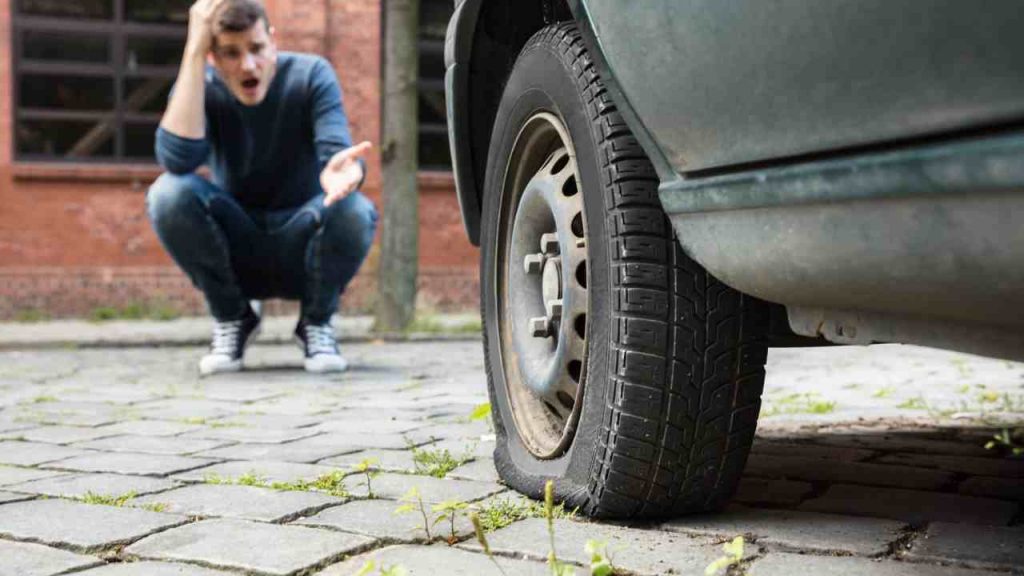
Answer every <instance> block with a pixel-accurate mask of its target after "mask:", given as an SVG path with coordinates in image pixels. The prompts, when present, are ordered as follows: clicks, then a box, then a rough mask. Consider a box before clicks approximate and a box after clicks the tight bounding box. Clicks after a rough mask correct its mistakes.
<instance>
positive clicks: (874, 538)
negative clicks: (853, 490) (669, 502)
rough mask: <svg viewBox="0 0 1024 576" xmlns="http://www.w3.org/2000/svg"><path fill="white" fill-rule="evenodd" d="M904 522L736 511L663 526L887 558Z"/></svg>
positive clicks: (777, 545) (784, 546) (772, 544)
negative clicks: (883, 555) (749, 536)
mask: <svg viewBox="0 0 1024 576" xmlns="http://www.w3.org/2000/svg"><path fill="white" fill-rule="evenodd" d="M904 526H905V524H903V523H902V522H896V521H893V520H882V519H878V518H857V517H850V516H837V515H834V514H816V513H813V512H798V511H794V510H764V509H753V508H739V507H734V508H730V509H729V510H727V511H725V512H722V513H719V514H713V515H706V516H687V517H684V518H679V519H677V520H673V521H671V522H668V523H666V524H664V525H663V527H664V528H665V529H666V530H671V531H674V532H682V533H685V534H695V535H707V534H711V535H715V536H721V537H727V538H732V537H733V536H736V535H737V534H752V535H754V536H755V537H756V539H757V543H758V544H767V545H768V546H770V547H773V548H782V549H791V550H792V549H796V550H814V551H817V552H840V553H846V554H855V555H859V556H870V555H875V554H879V555H880V554H883V553H885V552H886V551H887V550H888V547H889V543H890V542H892V541H894V540H896V538H897V537H898V536H899V532H900V530H901V529H902V528H903V527H904Z"/></svg>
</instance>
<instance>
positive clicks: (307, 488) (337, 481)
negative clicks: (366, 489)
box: [270, 470, 352, 498]
mask: <svg viewBox="0 0 1024 576" xmlns="http://www.w3.org/2000/svg"><path fill="white" fill-rule="evenodd" d="M344 479H345V473H344V472H342V471H341V470H334V471H331V472H327V473H326V474H321V475H319V476H317V477H316V478H315V479H314V480H313V481H312V482H310V481H309V480H296V481H294V482H273V483H271V484H270V488H272V489H274V490H281V491H290V492H312V491H316V492H323V493H325V494H329V495H331V496H334V497H336V498H350V497H351V496H352V494H350V493H349V491H348V490H347V489H346V488H345V481H344Z"/></svg>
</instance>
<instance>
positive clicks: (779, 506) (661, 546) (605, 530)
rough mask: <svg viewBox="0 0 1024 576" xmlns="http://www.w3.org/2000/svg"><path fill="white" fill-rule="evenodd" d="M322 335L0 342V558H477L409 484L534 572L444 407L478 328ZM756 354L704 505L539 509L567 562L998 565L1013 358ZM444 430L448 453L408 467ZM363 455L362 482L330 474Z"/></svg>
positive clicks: (1006, 529)
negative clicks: (383, 338) (743, 435)
mask: <svg viewBox="0 0 1024 576" xmlns="http://www.w3.org/2000/svg"><path fill="white" fill-rule="evenodd" d="M346 351H347V355H348V356H349V358H350V360H351V362H352V364H353V369H352V370H351V371H350V372H348V373H346V374H344V375H341V376H335V377H312V376H309V375H306V374H304V373H302V372H301V370H300V359H299V356H298V353H297V351H296V350H295V349H294V348H291V347H284V346H258V347H256V348H255V349H253V350H252V351H251V352H250V357H249V365H250V368H249V370H247V371H246V372H244V373H241V374H236V375H228V376H220V377H215V378H209V379H204V380H199V379H197V378H196V376H195V361H196V358H197V357H198V355H199V354H200V353H201V350H200V349H197V348H163V349H159V348H134V349H90V350H74V349H67V350H35V351H33V350H21V351H7V352H0V575H3V576H7V575H12V576H43V575H51V574H65V573H80V574H85V575H89V576H94V575H95V576H112V575H117V576H127V575H139V576H150V575H154V576H163V575H171V574H174V575H207V576H213V575H217V574H240V573H241V574H261V575H264V574H273V575H293V574H295V575H299V574H301V575H304V574H323V575H345V576H348V575H351V574H354V573H355V572H357V571H358V570H359V569H360V567H362V566H363V565H364V564H365V562H366V561H367V560H368V559H374V560H375V561H376V562H377V563H378V565H381V564H383V565H388V566H392V565H397V564H400V565H402V566H404V567H405V568H406V569H408V570H409V573H410V574H430V575H435V574H452V575H474V576H475V575H487V574H498V573H499V572H498V570H497V568H495V567H494V565H493V564H492V563H491V562H490V561H489V560H488V559H487V557H486V556H485V555H483V554H482V553H481V549H480V547H479V546H478V545H477V544H476V541H475V539H474V538H472V537H471V534H472V528H471V527H470V526H469V524H468V522H467V521H466V520H465V518H463V517H459V518H458V519H457V521H456V522H454V524H450V523H449V522H447V521H442V522H440V523H438V524H437V525H435V526H434V527H433V528H432V532H433V535H434V536H435V537H436V539H435V541H434V542H433V543H428V542H427V541H426V534H425V533H424V530H423V529H422V528H417V526H422V521H421V519H420V518H419V516H417V515H416V514H404V515H400V514H395V513H394V510H395V509H396V508H397V507H398V505H399V502H398V500H399V499H401V498H402V496H403V494H405V493H406V492H407V491H408V490H409V489H410V488H413V487H417V488H418V489H419V493H420V494H421V497H422V499H423V500H424V502H426V503H427V504H426V505H427V506H428V507H429V506H430V505H431V504H433V503H438V502H442V501H459V502H472V503H474V504H473V506H474V507H475V508H478V509H481V510H484V511H485V512H486V514H484V516H485V518H489V519H491V520H493V521H501V520H504V521H511V520H514V519H517V518H518V519H517V520H516V521H514V522H512V523H511V524H509V525H507V526H505V527H502V528H500V529H497V530H496V531H494V532H492V533H490V536H489V540H490V546H491V548H492V549H493V551H494V553H495V554H496V555H497V556H498V560H497V561H498V563H499V564H500V565H501V567H502V568H503V570H504V572H505V574H508V575H518V574H548V573H549V571H548V569H547V567H546V566H545V564H544V559H545V558H546V556H547V553H548V534H547V527H546V525H545V522H544V520H542V519H540V518H537V517H536V514H535V511H536V508H535V507H534V508H532V509H531V508H530V507H529V506H527V505H526V504H525V503H524V502H523V501H522V500H521V499H520V498H519V497H518V496H516V495H515V494H514V493H512V492H510V491H508V490H507V489H506V488H505V487H504V486H503V485H502V484H501V483H500V482H499V480H498V478H497V475H496V474H495V471H494V468H493V464H492V462H491V460H490V452H491V449H492V447H493V436H491V432H490V429H489V426H488V424H487V423H486V422H480V421H470V420H469V418H468V415H469V414H470V413H471V412H472V411H473V409H474V407H475V406H477V405H479V404H480V403H481V402H484V401H485V400H486V391H485V381H484V375H483V362H482V357H481V351H480V344H479V342H478V341H462V342H457V341H456V342H453V341H448V342H434V343H430V342H417V343H401V344H394V343H391V344H383V343H362V344H352V345H348V346H347V347H346ZM768 373H769V376H768V383H767V386H766V391H765V404H764V410H763V414H762V416H763V417H762V425H761V428H760V430H759V435H758V438H757V441H756V444H755V446H754V450H753V454H752V455H751V458H750V461H749V464H748V467H747V471H746V475H745V477H744V479H743V481H742V485H741V487H740V490H739V494H738V495H737V498H736V502H735V504H734V505H733V506H732V507H731V508H730V509H728V510H727V511H726V512H725V513H723V514H719V515H714V516H705V517H688V518H679V519H675V520H672V521H669V522H662V523H657V524H618V523H590V522H584V521H581V520H579V519H560V520H558V521H556V523H555V533H556V548H557V552H558V555H559V557H560V558H561V559H562V560H564V561H567V562H571V563H574V564H576V565H577V566H579V569H578V573H579V574H583V573H588V572H586V571H585V570H584V568H583V566H584V565H586V564H587V562H588V561H589V557H588V556H587V554H586V552H585V551H584V548H585V544H586V542H587V541H588V540H591V539H599V540H604V541H606V542H607V543H608V544H607V545H608V551H609V552H610V555H611V557H612V560H613V563H614V565H615V566H616V567H617V569H618V570H619V571H620V572H621V573H623V574H643V575H648V574H649V575H655V574H659V575H660V574H683V575H694V576H698V575H701V574H704V568H705V567H706V566H707V565H708V564H709V563H710V562H712V561H713V560H715V559H716V558H718V557H721V556H722V554H723V553H722V550H721V546H720V545H721V544H722V543H723V542H726V541H728V540H731V539H732V538H733V537H735V536H737V535H743V536H745V539H746V547H745V554H746V556H745V558H744V560H743V568H744V569H745V570H746V572H747V573H749V574H753V575H756V576H772V575H776V574H778V575H790V574H794V573H805V574H858V575H859V574H867V575H880V576H890V575H891V576H899V575H924V574H936V575H947V576H954V575H958V576H970V575H975V576H983V575H986V574H987V575H994V574H999V573H1016V574H1024V459H1022V458H1014V457H1012V456H1011V455H1010V454H1009V453H1008V452H1006V451H1000V450H987V449H986V448H985V447H984V445H985V443H986V441H987V440H989V439H990V437H991V435H992V434H993V432H994V430H998V429H1000V428H1001V426H1002V425H1003V424H1004V423H1006V424H1011V425H1012V424H1016V425H1018V426H1019V425H1020V423H1021V422H1022V421H1024V365H1022V364H1015V363H1009V362H1003V361H997V360H987V359H980V358H976V357H970V356H965V355H960V354H950V353H944V352H937V351H932V350H927V349H921V348H913V347H905V346H879V347H874V348H817V349H788V350H773V351H772V352H771V354H770V356H769V367H768ZM411 446H417V448H415V450H414V449H412V448H411ZM444 450H448V454H449V455H451V456H453V457H454V458H456V459H458V460H463V459H466V460H467V461H466V462H465V463H462V464H461V465H459V466H458V467H456V468H454V469H453V470H451V471H450V472H449V473H448V474H447V476H446V477H445V478H443V479H438V478H434V477H431V476H428V475H423V474H416V472H417V462H416V461H417V459H418V460H419V461H420V465H421V466H422V464H423V463H424V461H425V460H426V459H429V458H430V457H435V458H434V459H435V460H441V461H442V462H441V463H442V464H443V463H445V462H444V460H445V458H443V456H444V455H445V453H444ZM438 457H440V458H438ZM366 458H375V459H376V462H377V464H376V467H377V468H379V469H380V473H379V475H376V476H374V477H372V478H371V481H370V486H369V487H368V486H367V482H366V478H365V475H362V474H359V473H357V472H355V471H354V466H355V465H357V464H358V463H359V462H361V461H364V460H365V459H366ZM419 471H420V472H422V471H423V470H422V469H420V470H419ZM342 476H344V478H342ZM371 493H372V498H371V497H370V496H371ZM531 510H532V511H533V512H534V513H531ZM428 514H431V515H433V514H435V513H434V512H432V511H430V509H429V508H428ZM531 516H533V517H531ZM418 520H420V521H419V523H418ZM452 534H454V538H452V543H453V544H454V545H452V546H450V545H449V543H448V542H446V541H445V540H446V539H449V538H451V536H452ZM375 573H376V572H375ZM736 573H739V572H738V571H736V570H735V569H734V572H733V574H736Z"/></svg>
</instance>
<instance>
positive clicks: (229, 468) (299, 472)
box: [173, 460, 337, 482]
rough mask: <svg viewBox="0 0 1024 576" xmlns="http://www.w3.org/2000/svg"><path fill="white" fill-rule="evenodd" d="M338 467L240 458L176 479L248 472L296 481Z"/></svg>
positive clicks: (270, 479)
mask: <svg viewBox="0 0 1024 576" xmlns="http://www.w3.org/2000/svg"><path fill="white" fill-rule="evenodd" d="M335 470H337V468H333V467H331V466H317V465H314V464H293V463H291V462H274V461H270V460H240V461H237V462H224V463H223V464H214V465H213V466H209V467H207V468H200V469H198V470H191V471H189V472H184V473H182V474H176V475H175V476H174V477H173V478H174V479H175V480H185V481H190V482H203V481H205V480H206V479H207V478H209V477H211V476H216V477H220V478H228V479H230V478H238V477H239V476H244V475H246V474H255V475H256V476H259V477H261V478H263V479H265V480H266V481H267V482H294V481H296V480H315V479H316V478H318V477H319V476H322V475H324V474H329V473H331V472H334V471H335Z"/></svg>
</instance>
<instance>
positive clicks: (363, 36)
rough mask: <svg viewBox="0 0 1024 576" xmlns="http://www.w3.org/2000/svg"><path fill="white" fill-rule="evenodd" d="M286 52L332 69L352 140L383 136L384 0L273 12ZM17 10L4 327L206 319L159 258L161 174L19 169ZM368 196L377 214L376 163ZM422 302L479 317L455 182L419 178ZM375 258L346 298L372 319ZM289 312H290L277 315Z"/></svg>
mask: <svg viewBox="0 0 1024 576" xmlns="http://www.w3.org/2000/svg"><path fill="white" fill-rule="evenodd" d="M267 8H268V12H269V15H270V18H271V20H272V21H273V24H274V25H275V28H276V34H277V39H278V42H279V45H280V46H281V48H282V49H285V50H301V51H312V52H317V53H320V54H324V55H325V56H326V57H328V59H330V60H331V62H332V63H333V64H334V66H335V68H336V70H337V73H338V77H339V79H340V80H341V83H342V88H343V90H344V94H345V105H346V109H347V111H348V113H349V116H350V118H351V123H352V132H353V137H354V138H355V139H357V140H361V139H367V140H373V141H376V140H377V135H378V134H379V131H380V120H379V119H380V97H379V94H380V84H379V78H380V53H381V50H380V0H323V1H315V2H314V1H310V0H268V1H267ZM11 9H12V2H11V0H0V87H2V88H3V89H2V90H0V319H9V318H15V317H19V316H29V315H33V314H36V313H43V314H46V315H48V316H50V317H64V316H82V315H88V314H89V313H90V312H91V311H93V310H95V309H97V308H100V307H108V306H114V307H118V306H124V305H126V304H128V303H132V304H160V305H161V306H166V305H170V306H172V307H174V308H176V309H178V310H179V311H181V312H184V313H201V312H202V310H203V304H202V301H201V298H200V297H199V294H198V293H197V292H196V291H195V290H194V289H193V288H192V287H191V285H190V284H189V282H188V280H187V279H186V278H185V277H184V276H183V275H182V274H181V273H180V272H179V271H178V270H177V269H176V268H175V267H174V265H173V263H172V262H171V261H170V259H169V258H168V257H167V256H166V255H165V254H164V253H163V250H162V249H161V247H160V245H159V242H158V241H157V239H156V237H155V236H154V234H153V233H152V231H151V230H150V228H149V224H148V222H147V221H146V218H145V213H144V207H143V198H144V194H145V190H146V188H147V187H148V185H149V183H150V182H152V180H153V179H154V178H155V177H156V176H157V175H158V173H159V172H158V171H157V170H156V169H155V167H154V166H86V165H63V164H62V165H54V164H49V165H45V164H44V165H39V164H25V163H14V162H12V158H13V151H12V149H13V142H12V136H11V134H12V116H13V111H12V107H13V102H11V90H10V87H11V82H12V78H11V70H10V63H11V48H12V46H11V37H12V36H11V34H10V16H11ZM368 163H369V168H370V173H369V175H368V179H367V184H366V188H365V192H366V194H367V195H368V196H369V197H370V198H371V199H374V200H375V201H377V202H378V205H379V204H380V202H379V200H380V198H381V193H382V192H381V189H380V173H379V167H380V162H379V157H377V156H376V155H375V154H371V156H370V158H369V162H368ZM420 180H421V196H420V203H421V204H420V214H421V216H420V218H421V224H420V225H421V227H420V230H421V233H420V254H421V258H420V270H421V278H420V291H421V293H420V302H421V304H422V305H423V306H424V307H427V308H430V309H437V310H468V309H475V308H476V307H477V299H478V294H477V292H478V289H477V284H478V283H477V264H476V262H477V253H476V250H475V249H474V248H473V247H472V246H471V245H470V244H469V243H468V242H467V241H466V239H465V233H464V232H463V230H462V223H461V220H460V216H459V213H458V202H457V200H456V198H455V194H454V185H453V183H452V181H451V177H450V175H437V174H423V175H421V179H420ZM376 252H377V251H376V247H375V249H374V252H373V253H372V254H371V258H370V260H369V261H368V263H367V265H366V266H364V269H363V270H362V271H361V272H360V274H359V276H358V277H357V278H356V280H355V281H354V283H353V286H352V287H351V289H350V291H349V294H346V296H345V298H343V304H342V307H343V309H344V310H348V311H350V312H354V311H366V310H369V309H370V307H371V306H372V302H373V300H374V293H375V274H376V258H377V253H376ZM272 309H274V310H278V311H288V310H290V309H291V307H290V306H288V305H275V306H273V307H272Z"/></svg>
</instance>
